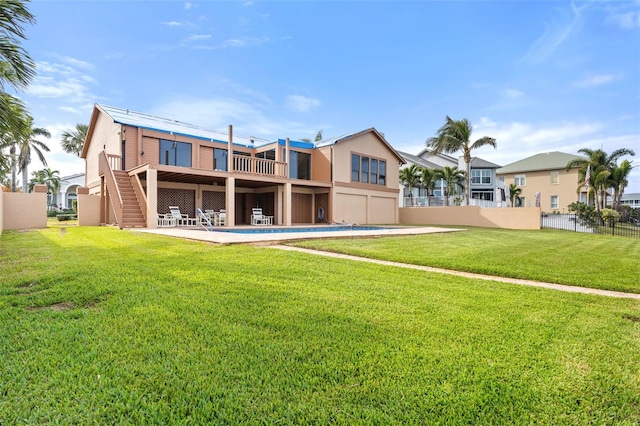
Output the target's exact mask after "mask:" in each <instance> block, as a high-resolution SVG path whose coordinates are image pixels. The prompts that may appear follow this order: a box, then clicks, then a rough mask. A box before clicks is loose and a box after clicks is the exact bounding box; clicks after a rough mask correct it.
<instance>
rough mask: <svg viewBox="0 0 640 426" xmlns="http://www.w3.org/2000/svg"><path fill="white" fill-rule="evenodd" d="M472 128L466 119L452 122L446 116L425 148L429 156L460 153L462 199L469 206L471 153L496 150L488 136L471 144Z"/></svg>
mask: <svg viewBox="0 0 640 426" xmlns="http://www.w3.org/2000/svg"><path fill="white" fill-rule="evenodd" d="M472 131H473V126H471V123H470V122H469V120H467V119H466V118H463V119H462V120H452V119H451V117H449V116H448V115H447V118H446V121H445V123H444V125H443V126H442V127H440V128H439V129H438V133H437V135H436V136H435V137H432V138H429V139H427V142H426V146H427V148H430V149H431V155H436V154H440V153H443V154H451V153H454V152H458V151H462V155H463V157H464V163H465V166H466V168H465V186H464V199H465V201H466V204H467V205H469V188H470V187H471V182H470V180H471V151H473V150H475V149H478V148H480V147H483V146H485V145H489V146H492V147H494V148H496V146H497V144H496V140H495V139H494V138H490V137H488V136H484V137H482V138H480V139H478V140H476V141H475V142H473V143H471V142H470V139H471V133H472Z"/></svg>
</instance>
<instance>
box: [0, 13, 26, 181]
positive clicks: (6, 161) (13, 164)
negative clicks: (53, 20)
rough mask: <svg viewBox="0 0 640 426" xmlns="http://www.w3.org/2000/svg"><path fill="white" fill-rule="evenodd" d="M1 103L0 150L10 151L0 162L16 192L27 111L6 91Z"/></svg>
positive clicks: (0, 98) (0, 100)
mask: <svg viewBox="0 0 640 426" xmlns="http://www.w3.org/2000/svg"><path fill="white" fill-rule="evenodd" d="M0 10H1V8H0ZM0 67H1V65H0ZM0 103H2V104H3V105H4V108H5V109H6V110H5V111H4V112H2V111H0V150H4V149H8V151H9V155H8V156H6V155H5V154H4V153H2V152H1V151H0V154H2V155H1V157H2V160H1V161H0V163H2V164H3V167H8V168H9V169H10V170H11V191H12V192H16V179H17V168H18V156H17V154H18V148H17V146H16V141H17V140H18V139H19V137H20V134H21V132H22V131H23V130H24V127H25V117H26V116H27V113H26V109H25V107H24V104H22V102H20V101H19V100H17V99H16V98H14V97H12V96H9V95H7V94H6V93H1V92H0Z"/></svg>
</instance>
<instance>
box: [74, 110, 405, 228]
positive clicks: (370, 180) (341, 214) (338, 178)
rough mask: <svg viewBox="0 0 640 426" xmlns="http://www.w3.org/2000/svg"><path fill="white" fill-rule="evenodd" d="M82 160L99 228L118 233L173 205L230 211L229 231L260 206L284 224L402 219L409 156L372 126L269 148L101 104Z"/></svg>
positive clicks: (149, 221) (148, 222)
mask: <svg viewBox="0 0 640 426" xmlns="http://www.w3.org/2000/svg"><path fill="white" fill-rule="evenodd" d="M81 157H82V158H84V159H85V164H86V186H87V187H88V188H89V193H90V194H99V195H100V196H101V208H100V212H101V223H113V222H116V223H118V224H119V226H120V227H131V226H147V227H155V226H156V223H157V222H156V220H157V217H156V215H157V213H167V212H168V211H169V206H172V205H177V206H179V207H180V210H181V212H182V213H187V214H188V215H189V216H191V217H193V216H194V215H195V211H196V209H197V208H200V209H203V210H215V211H219V210H221V209H226V217H227V220H226V224H227V226H234V225H242V224H250V223H251V213H252V210H251V209H252V208H254V207H260V208H262V210H263V213H264V214H265V215H268V216H274V224H280V225H291V224H302V223H304V224H309V223H319V222H343V221H344V222H348V223H358V224H376V223H378V224H381V223H398V198H399V191H398V180H399V178H398V170H399V167H400V164H402V163H403V160H402V157H400V155H399V154H398V153H397V152H396V151H395V150H394V149H393V148H392V147H391V145H390V144H389V143H388V142H387V141H386V140H385V138H384V137H383V136H382V134H380V133H379V132H378V131H377V130H376V129H374V128H371V129H367V130H363V131H361V132H357V133H351V134H348V135H344V136H341V137H338V138H333V139H328V140H324V141H321V142H318V143H310V142H300V141H290V140H289V139H278V140H274V141H269V142H266V141H258V140H256V138H253V137H250V138H245V137H238V136H236V135H233V128H232V127H231V126H229V133H228V134H225V133H219V132H213V131H209V130H205V129H202V128H200V127H197V126H193V125H190V124H186V123H182V122H178V121H175V120H171V119H164V118H159V117H155V116H151V115H146V114H141V113H137V112H133V111H129V110H126V109H120V108H114V107H109V106H104V105H95V107H94V110H93V114H92V116H91V121H90V123H89V129H88V131H87V139H86V143H85V145H84V148H83V151H82V154H81Z"/></svg>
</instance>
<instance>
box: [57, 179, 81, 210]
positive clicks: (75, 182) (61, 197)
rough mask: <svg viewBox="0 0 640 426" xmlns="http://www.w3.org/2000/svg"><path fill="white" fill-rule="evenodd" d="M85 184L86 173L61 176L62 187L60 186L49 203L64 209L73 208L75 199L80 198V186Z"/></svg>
mask: <svg viewBox="0 0 640 426" xmlns="http://www.w3.org/2000/svg"><path fill="white" fill-rule="evenodd" d="M84 184H85V179H84V173H78V174H75V175H71V176H64V177H61V178H60V188H58V192H57V193H55V194H53V196H52V197H51V200H50V203H49V204H51V205H52V206H56V207H62V208H63V209H71V208H73V200H76V199H77V198H78V196H77V190H78V187H80V186H83V185H84Z"/></svg>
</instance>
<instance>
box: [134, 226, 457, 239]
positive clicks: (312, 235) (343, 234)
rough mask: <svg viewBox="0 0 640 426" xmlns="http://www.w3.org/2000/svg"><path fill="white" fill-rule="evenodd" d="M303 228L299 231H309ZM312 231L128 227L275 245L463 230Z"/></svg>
mask: <svg viewBox="0 0 640 426" xmlns="http://www.w3.org/2000/svg"><path fill="white" fill-rule="evenodd" d="M311 227H312V226H309V225H305V226H299V227H298V228H305V229H306V228H311ZM316 227H317V230H314V231H312V232H265V233H245V234H241V233H234V232H229V231H211V232H209V231H207V230H205V229H204V228H202V227H177V228H156V229H146V228H130V230H132V231H135V232H145V233H149V234H158V235H167V236H170V237H177V238H185V239H188V240H197V241H207V242H210V243H217V244H251V243H254V244H277V243H279V242H281V241H294V240H307V239H316V238H354V237H359V238H362V237H365V238H366V237H386V236H398V235H422V234H434V233H439V232H457V231H464V229H456V228H438V227H434V226H402V227H393V228H386V229H376V230H357V229H356V230H348V231H346V230H345V231H322V230H321V229H322V228H323V227H324V228H327V226H323V225H315V226H313V228H314V229H315V228H316ZM292 228H296V226H287V227H284V226H280V227H278V226H274V227H271V226H270V227H269V230H270V231H275V230H277V229H292ZM234 229H238V230H245V229H247V230H256V231H257V230H260V229H261V228H256V227H255V226H237V227H235V228H234Z"/></svg>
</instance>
